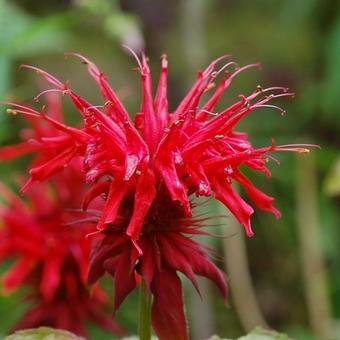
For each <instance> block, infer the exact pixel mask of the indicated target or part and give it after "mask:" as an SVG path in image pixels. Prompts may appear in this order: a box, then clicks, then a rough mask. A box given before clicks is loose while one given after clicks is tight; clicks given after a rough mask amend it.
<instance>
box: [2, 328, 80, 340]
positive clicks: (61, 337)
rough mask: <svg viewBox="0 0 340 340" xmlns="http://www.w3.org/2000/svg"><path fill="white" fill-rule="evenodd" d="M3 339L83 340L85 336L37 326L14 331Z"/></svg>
mask: <svg viewBox="0 0 340 340" xmlns="http://www.w3.org/2000/svg"><path fill="white" fill-rule="evenodd" d="M4 340H85V338H83V337H79V336H77V335H75V334H73V333H71V332H67V331H62V330H59V329H53V328H49V327H39V328H35V329H25V330H23V331H18V332H15V333H14V334H12V335H10V336H8V337H6V338H5V339H4Z"/></svg>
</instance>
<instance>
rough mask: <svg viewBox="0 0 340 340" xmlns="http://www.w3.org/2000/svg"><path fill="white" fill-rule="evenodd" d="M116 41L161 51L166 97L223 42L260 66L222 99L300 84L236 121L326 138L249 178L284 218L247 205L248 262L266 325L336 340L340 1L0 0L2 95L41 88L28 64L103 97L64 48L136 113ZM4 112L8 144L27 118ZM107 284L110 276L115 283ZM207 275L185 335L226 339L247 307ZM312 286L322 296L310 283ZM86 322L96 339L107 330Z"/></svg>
mask: <svg viewBox="0 0 340 340" xmlns="http://www.w3.org/2000/svg"><path fill="white" fill-rule="evenodd" d="M122 44H127V45H129V46H130V47H132V48H133V49H134V50H136V51H139V50H141V49H144V50H145V51H146V53H147V55H148V56H149V57H150V62H151V68H152V69H153V72H154V74H158V69H159V60H160V58H159V57H160V55H161V54H162V53H166V54H167V55H168V58H169V68H170V71H169V76H170V78H169V86H170V90H169V92H170V93H169V96H170V108H174V107H175V106H176V104H177V103H178V102H179V100H180V99H181V97H182V96H183V95H184V94H185V92H186V90H187V89H188V87H189V86H190V84H191V83H192V82H193V81H194V79H195V76H196V71H197V69H199V68H203V67H204V66H205V65H207V64H208V62H209V61H210V60H211V59H213V58H216V57H218V56H220V55H222V54H225V53H230V54H232V55H233V58H234V59H235V60H236V61H237V62H239V63H240V64H246V63H253V62H258V61H260V62H261V64H262V66H263V70H261V71H258V70H250V71H247V72H245V73H242V74H241V75H240V76H239V77H238V78H237V79H236V80H235V82H234V84H233V86H232V87H231V89H230V90H228V92H227V93H226V94H225V95H224V97H223V103H222V104H224V105H226V104H227V103H230V102H232V101H234V100H235V99H236V98H237V95H238V94H247V93H250V92H251V91H252V89H254V88H255V87H256V85H258V84H260V85H262V86H263V87H264V86H266V87H268V86H287V87H289V88H291V89H292V90H293V91H294V92H296V98H295V99H293V100H291V99H289V100H285V101H282V102H280V103H279V104H280V105H281V106H282V107H284V108H285V109H286V110H287V114H286V115H285V116H284V117H281V116H280V115H279V114H278V113H277V112H276V111H272V110H263V111H258V112H254V113H253V114H252V115H251V116H249V117H248V118H246V119H245V121H244V122H242V124H241V126H240V127H239V130H245V131H247V132H248V133H249V136H250V139H251V140H252V141H253V142H254V144H255V145H266V144H270V143H271V138H272V137H275V139H276V141H277V143H283V144H285V143H296V142H309V143H316V144H319V145H320V146H321V150H314V151H312V155H311V157H310V158H309V160H308V161H307V160H306V158H307V157H306V156H304V155H302V156H299V157H302V159H300V160H299V161H297V157H295V155H291V154H280V155H278V159H279V160H280V161H281V166H280V167H277V166H276V165H275V164H272V166H271V168H272V170H273V179H272V180H271V181H267V180H266V179H264V178H263V177H262V176H253V177H252V178H253V179H254V181H255V183H256V184H257V185H258V186H259V187H262V188H264V189H265V190H266V191H267V192H268V193H270V194H272V195H273V196H275V197H276V198H277V207H278V208H279V209H280V210H281V212H282V215H283V217H282V218H281V220H279V221H276V220H275V219H274V218H272V216H268V215H267V214H263V213H256V214H255V217H254V230H255V233H256V235H255V237H254V238H252V239H247V240H245V242H246V246H247V252H248V261H249V263H248V264H247V266H249V270H250V273H251V277H252V283H253V287H254V289H255V294H256V297H257V300H258V304H259V308H260V309H259V310H260V311H261V312H260V313H261V314H262V316H261V317H262V318H264V319H265V320H266V322H267V323H268V324H269V325H270V326H271V327H273V328H275V329H277V330H279V331H284V332H287V333H289V334H290V335H291V336H292V337H295V338H296V339H316V340H318V339H321V338H320V336H321V335H320V334H322V328H323V326H324V324H325V323H327V327H329V328H330V329H331V333H332V334H333V335H332V338H331V339H340V260H339V258H340V228H339V224H340V223H339V217H340V216H339V215H340V209H339V204H340V158H339V145H340V118H339V117H340V116H339V115H340V104H339V98H340V3H339V1H338V0H328V1H324V0H298V1H296V0H253V1H246V0H182V1H179V0H175V1H167V0H159V1H151V0H121V1H115V0H73V1H72V0H50V1H43V0H0V100H3V101H4V100H17V101H26V102H29V101H31V100H32V98H33V97H34V96H35V95H36V94H37V93H38V92H39V81H38V80H37V77H36V75H35V74H34V73H32V72H29V71H27V70H20V69H19V67H18V66H19V65H20V64H21V63H25V64H33V65H36V66H39V67H41V68H44V69H46V70H48V71H49V72H51V73H52V74H56V75H57V76H58V78H59V79H62V80H70V82H71V85H72V87H74V88H76V89H77V90H78V91H79V92H80V93H81V94H82V95H84V96H85V97H86V98H87V99H88V100H89V101H90V102H92V103H94V105H96V104H97V103H101V101H100V99H99V94H98V90H97V89H96V87H95V85H94V84H93V82H92V81H91V80H90V78H89V77H88V75H87V73H86V70H85V68H84V66H82V65H81V64H80V63H79V61H77V60H73V59H70V60H65V59H64V56H63V53H64V52H65V51H73V52H79V53H82V54H84V55H85V56H87V57H88V58H90V59H92V60H93V61H95V62H96V64H97V65H99V66H100V68H101V69H102V70H103V71H104V72H105V73H106V74H107V75H108V76H109V78H110V81H111V84H112V85H113V87H114V88H115V89H117V91H118V93H119V94H120V95H121V96H122V98H123V101H124V103H125V104H126V106H127V107H128V108H129V109H130V112H131V113H132V114H134V113H135V112H137V111H138V106H139V99H140V92H139V78H138V74H136V72H133V68H134V67H135V64H134V60H133V59H132V58H131V57H130V56H128V55H127V54H126V51H124V49H122V47H121V45H122ZM68 105H69V103H68V102H67V101H66V100H65V106H66V107H68ZM221 107H222V105H221ZM0 111H1V116H0V143H1V144H2V145H6V144H10V143H13V142H15V141H17V132H18V130H19V128H20V127H21V126H22V122H21V120H20V119H18V118H13V117H9V116H8V115H7V114H6V113H5V109H4V108H0ZM69 115H70V116H69V117H70V119H73V120H74V119H76V118H75V117H77V116H76V115H75V114H74V112H73V111H72V110H70V113H69ZM22 165H23V162H22V161H16V162H12V163H11V164H2V165H1V167H0V175H1V178H2V180H4V179H6V178H8V177H9V176H10V175H11V173H13V172H17V171H19V170H20V169H21V168H22ZM249 175H250V174H249ZM209 209H210V211H211V212H212V213H217V212H218V210H219V209H220V208H219V207H217V206H214V205H211V206H210V208H209ZM229 221H230V223H231V224H232V223H233V222H232V221H231V220H230V219H226V220H225V221H223V223H222V224H223V226H222V227H221V233H222V234H225V235H227V236H228V237H227V239H228V241H227V242H222V241H221V240H220V239H218V240H210V242H212V243H214V244H215V246H216V247H217V248H218V249H219V253H220V254H223V250H224V249H223V248H224V247H228V244H226V243H230V242H232V241H233V233H232V232H231V231H230V229H229V225H228V224H229V223H228V222H229ZM229 241H230V242H229ZM242 242H243V240H242V238H241V244H242ZM238 251H241V252H242V249H240V248H239V249H236V250H235V252H238ZM227 254H228V251H227ZM230 254H233V253H232V252H231V251H230V249H229V255H230ZM231 257H233V255H231ZM229 262H231V263H229V264H228V265H229V266H232V267H233V268H234V269H231V270H235V268H236V272H237V268H238V266H240V267H239V268H240V271H239V274H240V273H241V272H242V268H241V267H242V266H243V265H244V264H242V263H238V262H237V256H235V261H234V262H233V263H232V259H231V261H229ZM220 266H221V267H223V261H221V262H220ZM308 268H309V269H308ZM236 274H237V273H236ZM240 275H241V274H240ZM106 284H107V286H108V287H109V286H110V281H108V282H107V283H106ZM231 284H234V283H233V282H231ZM203 285H204V290H205V294H204V295H206V299H205V303H203V304H201V303H200V301H197V297H195V296H194V294H193V293H192V288H191V287H190V286H189V285H187V286H186V293H187V294H186V297H187V313H188V315H189V317H190V320H191V323H190V325H191V326H190V327H191V329H192V331H191V333H192V336H193V339H198V340H200V339H204V337H205V336H206V334H205V332H206V333H207V334H208V335H209V334H213V333H216V334H220V335H221V336H225V337H236V336H240V335H241V334H243V333H245V331H246V330H245V329H244V328H247V327H246V326H245V324H247V322H245V321H244V318H245V316H244V315H242V313H244V312H239V313H237V312H236V310H239V307H240V305H241V307H243V309H242V308H241V310H243V311H244V310H246V311H247V308H248V307H247V301H248V300H247V295H246V292H245V295H244V299H243V301H242V298H241V299H239V300H237V302H236V301H234V300H235V299H234V293H233V292H234V291H235V290H236V289H237V286H238V285H237V284H236V285H235V284H234V286H233V287H231V295H230V303H229V304H230V308H228V309H226V308H225V307H224V306H223V303H222V301H220V299H219V296H218V294H217V292H216V291H215V290H214V289H211V287H210V285H206V284H205V283H203ZM320 285H321V286H320ZM241 286H242V285H241V284H240V289H241V291H240V292H239V295H241V297H242V294H243V292H242V287H241ZM313 289H314V290H313ZM315 289H316V291H317V292H320V291H324V292H325V294H322V293H321V294H315ZM136 303H137V300H136V296H135V295H132V296H130V297H129V299H128V301H127V303H126V304H125V305H124V306H123V308H122V310H121V311H120V312H119V316H118V318H119V320H121V321H122V323H123V324H124V325H125V326H126V327H127V328H128V329H129V330H130V331H131V333H135V332H136V317H137V316H136ZM322 306H324V308H323V307H322ZM23 308H25V306H24V305H22V304H18V299H17V297H16V296H10V297H0V335H3V334H6V332H8V329H9V328H10V327H11V325H13V323H15V320H16V319H17V317H18V316H19V315H20V313H21V309H23ZM313 310H314V312H313ZM315 310H316V311H315ZM313 313H314V314H313ZM315 313H321V314H320V315H319V316H315ZM313 315H314V316H313ZM251 317H255V316H254V315H251ZM313 318H314V319H313ZM318 323H319V325H318ZM320 323H321V325H320ZM248 324H249V323H248ZM318 327H319V328H318ZM89 328H90V334H91V339H104V340H105V339H112V336H111V335H109V334H106V333H103V332H102V331H100V330H98V329H96V328H94V327H92V326H91V325H89ZM318 329H319V330H318ZM320 329H321V331H320ZM320 332H321V333H320Z"/></svg>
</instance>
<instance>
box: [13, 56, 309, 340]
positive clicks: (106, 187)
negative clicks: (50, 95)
mask: <svg viewBox="0 0 340 340" xmlns="http://www.w3.org/2000/svg"><path fill="white" fill-rule="evenodd" d="M132 53H133V52H132ZM73 55H75V56H77V57H79V58H80V59H81V60H82V62H83V63H85V64H86V65H87V67H88V71H89V73H90V75H91V76H92V77H93V78H94V80H95V81H96V82H97V84H98V86H99V89H100V91H101V94H102V96H103V99H104V104H103V105H102V106H97V105H96V106H95V105H93V104H91V103H89V102H88V101H86V100H85V99H84V98H82V97H81V96H80V95H79V94H77V93H76V92H75V91H73V90H72V89H71V88H70V87H69V85H68V83H67V82H66V83H63V82H61V81H59V80H58V79H56V78H55V77H54V76H52V75H50V74H49V73H47V72H45V71H43V70H41V69H38V68H36V67H32V66H26V67H28V68H31V69H33V70H35V71H37V73H38V74H40V75H42V76H43V77H44V78H45V79H46V80H47V81H48V82H49V83H50V84H52V85H53V88H52V89H48V90H47V91H45V92H52V91H60V92H62V93H63V94H66V95H68V96H69V97H70V98H71V100H72V102H73V103H74V105H75V107H76V108H77V109H78V110H79V112H80V114H81V115H82V118H83V126H82V127H80V128H74V127H69V126H66V125H65V124H64V123H62V122H60V121H57V120H56V119H55V118H53V117H50V116H49V115H47V114H46V113H45V112H44V111H40V110H35V109H33V108H29V107H26V106H22V105H18V104H11V106H12V107H11V108H10V109H9V112H12V113H21V114H24V115H26V116H27V117H31V119H42V120H45V121H46V122H48V123H49V124H51V125H53V126H54V127H55V128H56V129H58V130H59V131H60V135H59V136H58V137H56V138H50V139H44V140H43V139H38V140H37V141H35V142H36V143H39V144H40V145H43V146H44V148H45V149H48V148H53V149H54V150H55V156H54V157H53V158H51V159H50V160H49V161H47V162H45V163H43V164H40V165H39V166H38V167H32V169H31V170H30V175H31V177H30V179H29V181H28V185H26V186H25V189H27V188H28V186H29V185H30V184H31V183H32V182H34V181H43V180H45V179H46V178H48V177H49V176H50V175H52V174H54V173H56V172H58V171H59V170H61V169H63V168H64V167H65V166H67V165H68V164H69V162H70V160H72V159H73V158H74V157H79V156H80V157H82V158H83V171H84V172H85V176H86V182H87V183H88V184H89V185H90V186H91V188H90V189H89V191H88V192H87V194H86V195H85V196H84V200H83V209H84V210H86V209H87V208H88V207H90V206H91V204H92V201H93V200H94V199H95V198H97V197H101V198H102V200H103V202H102V208H101V209H100V213H99V214H98V213H97V215H99V217H98V222H97V233H98V234H100V235H101V237H100V238H99V239H97V240H96V244H95V247H94V249H93V251H92V257H91V263H90V272H89V282H90V283H93V282H96V281H97V280H98V279H99V278H100V277H101V276H102V275H103V274H104V273H105V272H108V273H110V274H111V275H112V277H113V278H114V283H115V306H114V310H115V311H116V310H117V309H118V308H119V306H120V304H121V303H122V302H123V300H124V299H125V297H126V296H127V295H128V294H129V293H130V292H131V291H132V290H133V289H134V288H135V287H136V285H137V282H138V279H139V278H140V277H142V279H143V281H144V282H145V286H146V289H147V290H148V291H149V292H151V293H152V296H153V303H152V324H153V328H154V330H155V331H156V333H157V335H158V336H159V338H160V339H165V340H167V339H169V340H170V339H178V340H181V339H188V334H187V327H186V319H185V315H184V310H183V298H182V287H181V282H180V279H179V277H178V275H177V272H182V273H183V274H184V275H185V276H187V277H188V278H189V280H191V282H192V283H193V285H194V286H195V287H196V289H197V290H199V287H198V285H197V282H196V275H200V276H204V277H207V278H208V279H210V280H212V281H213V282H214V283H215V284H216V285H217V287H218V288H219V290H220V291H221V293H222V296H223V297H224V298H225V297H226V295H227V288H226V283H225V279H224V275H223V274H222V273H221V271H220V270H219V269H218V268H217V267H216V266H215V264H214V263H213V262H212V261H211V260H210V258H209V256H208V252H207V248H206V247H205V246H203V245H202V244H200V243H198V242H196V241H195V240H194V239H192V236H193V235H198V234H205V232H204V231H203V230H202V229H201V226H202V224H204V220H202V219H198V218H195V216H194V215H193V207H194V205H195V203H194V200H195V197H200V196H206V197H210V196H212V197H215V198H216V199H217V200H219V201H221V202H222V203H223V204H224V205H225V206H226V207H227V208H228V209H229V210H230V211H231V213H232V214H233V215H235V217H236V218H237V220H238V221H239V222H240V223H241V224H242V225H243V226H244V227H245V229H246V233H247V235H248V236H252V235H253V231H252V229H251V223H250V217H251V215H252V214H253V212H254V210H253V208H252V206H251V205H250V204H249V203H247V202H246V201H245V200H244V199H243V198H241V197H240V195H239V194H238V192H237V191H236V190H235V188H234V183H238V184H240V186H241V187H243V188H244V189H245V191H246V193H247V194H248V196H249V198H250V200H251V201H252V202H253V203H254V204H255V205H256V206H257V207H258V208H259V209H262V210H267V211H270V212H272V213H273V214H274V215H275V216H276V217H279V216H280V213H279V211H278V210H277V209H276V208H275V207H274V206H273V201H274V199H273V198H272V197H270V196H268V195H266V194H265V193H263V192H262V191H260V190H259V189H258V188H256V187H255V186H254V185H253V184H252V182H251V181H250V180H249V179H248V178H247V177H246V176H245V175H244V174H243V173H242V171H241V169H240V167H241V166H244V167H247V168H250V169H252V170H255V171H260V172H264V173H265V174H267V175H268V176H269V175H270V171H269V169H268V168H267V167H266V161H267V160H268V159H269V158H270V157H271V156H269V155H268V154H269V153H271V152H273V151H296V152H305V151H307V150H306V148H305V147H304V146H303V145H281V146H277V145H275V143H274V142H273V143H272V144H271V145H270V146H265V147H260V148H255V147H253V146H252V144H251V143H250V141H249V140H248V137H247V135H246V134H245V133H241V132H237V131H236V130H235V128H236V126H237V124H238V123H239V121H240V120H241V119H242V118H244V117H245V116H246V115H248V114H249V113H251V112H253V111H256V110H258V109H261V108H268V107H270V108H275V109H278V110H280V111H282V109H280V108H279V107H277V106H274V105H271V104H269V102H270V101H271V100H273V99H275V98H280V97H287V96H291V95H292V94H291V93H289V92H288V90H287V89H286V88H281V87H271V88H265V89H262V88H261V87H258V88H256V90H255V91H254V92H253V93H251V94H250V95H248V96H245V95H241V96H239V99H238V100H237V101H236V102H235V103H234V104H233V105H231V106H229V107H227V108H226V109H224V110H222V111H221V112H215V106H216V104H217V103H218V101H219V99H220V97H221V96H222V94H223V92H224V91H225V90H226V89H227V88H228V87H229V86H230V84H231V82H232V80H233V78H234V77H235V76H237V75H238V74H239V73H240V72H242V71H243V70H245V69H248V68H251V67H257V66H258V65H257V64H254V65H247V66H245V67H241V68H240V67H238V66H237V65H236V64H235V63H234V62H228V63H225V64H224V65H222V66H220V67H219V68H218V65H219V64H220V63H222V62H223V60H225V59H226V58H227V57H221V58H219V59H216V60H215V61H213V62H212V63H211V64H210V65H209V66H208V67H207V68H206V69H205V70H204V71H200V72H199V73H198V78H197V80H196V82H195V83H194V85H193V86H192V88H191V89H190V90H189V92H188V94H187V95H186V96H185V97H184V99H183V100H182V101H181V102H180V104H179V105H178V106H177V108H176V109H175V110H174V111H173V112H169V109H168V100H167V73H168V63H167V59H166V57H165V56H163V57H162V61H161V73H160V78H159V82H158V86H157V89H156V92H155V95H153V89H152V81H151V74H150V70H149V66H148V62H147V58H146V57H145V56H144V55H143V56H142V57H141V60H140V59H139V58H138V57H137V56H136V55H135V57H136V60H137V63H138V69H139V71H140V74H141V86H142V103H141V106H140V110H139V112H137V113H136V114H135V117H134V121H133V120H132V119H131V118H130V115H129V113H128V112H127V110H126V108H125V107H124V106H123V104H122V102H121V101H120V100H119V99H118V97H117V95H116V93H115V92H114V90H113V89H112V88H111V86H110V85H109V83H108V81H107V78H106V76H105V75H104V74H103V73H102V72H101V71H100V70H99V69H98V68H97V67H96V66H95V65H94V64H93V63H92V62H91V61H89V60H88V59H86V58H84V57H83V56H81V55H78V54H73ZM235 65H236V68H235V69H234V70H231V71H230V72H228V73H226V72H224V71H226V70H227V69H230V68H234V66H235ZM219 76H220V77H219ZM218 77H219V78H221V79H220V81H219V82H218V85H217V86H216V88H215V90H214V91H213V93H212V95H211V96H210V98H209V99H208V100H207V101H206V102H205V103H202V95H203V94H204V93H206V92H207V91H209V90H211V89H212V87H213V85H214V83H215V82H216V80H217V78H218ZM45 92H43V93H45Z"/></svg>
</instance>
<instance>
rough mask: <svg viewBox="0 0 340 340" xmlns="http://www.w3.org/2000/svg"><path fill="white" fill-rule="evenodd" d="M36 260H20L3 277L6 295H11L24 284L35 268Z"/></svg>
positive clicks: (27, 258)
mask: <svg viewBox="0 0 340 340" xmlns="http://www.w3.org/2000/svg"><path fill="white" fill-rule="evenodd" d="M34 262H35V261H34V259H31V258H29V257H26V258H23V259H21V260H18V261H17V262H16V263H15V265H13V266H12V267H11V269H10V270H8V271H7V272H6V273H5V274H4V275H3V277H2V282H3V290H4V294H10V293H11V292H13V291H15V290H16V289H17V288H19V287H20V285H21V284H22V283H23V281H24V280H25V278H26V277H27V275H28V274H29V273H30V272H31V270H32V268H33V263H34Z"/></svg>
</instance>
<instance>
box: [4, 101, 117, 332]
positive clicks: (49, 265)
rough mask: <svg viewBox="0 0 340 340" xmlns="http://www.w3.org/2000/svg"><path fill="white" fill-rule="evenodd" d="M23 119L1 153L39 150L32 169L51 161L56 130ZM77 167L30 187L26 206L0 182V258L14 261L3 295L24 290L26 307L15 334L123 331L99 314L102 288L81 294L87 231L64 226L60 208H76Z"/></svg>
mask: <svg viewBox="0 0 340 340" xmlns="http://www.w3.org/2000/svg"><path fill="white" fill-rule="evenodd" d="M47 99H48V104H49V106H48V108H49V114H50V115H51V116H52V117H54V118H58V119H59V120H62V112H61V110H60V109H61V108H60V105H59V98H58V97H57V96H55V95H54V94H49V95H48V98H47ZM28 121H29V122H30V123H31V128H26V129H23V130H21V131H20V135H21V138H22V139H23V141H22V142H21V143H19V144H16V145H12V146H5V147H1V148H0V159H1V160H2V161H4V160H10V159H13V158H16V157H19V156H22V155H24V154H27V153H31V152H33V151H37V150H40V151H41V152H40V153H39V155H38V156H37V157H35V158H33V160H32V161H31V166H39V165H40V164H43V163H45V162H48V160H49V159H50V158H51V157H52V158H53V157H54V156H55V154H56V151H55V150H54V149H53V147H52V140H54V139H57V140H58V137H57V136H58V134H59V130H58V129H55V127H54V126H53V125H49V124H46V123H45V122H44V121H43V120H39V121H37V120H32V119H30V118H29V117H28ZM38 140H49V142H50V148H44V146H43V145H42V144H41V143H37V141H38ZM80 166H81V163H79V159H73V160H72V163H70V164H69V166H68V168H67V169H66V170H65V171H63V172H62V173H59V174H58V175H57V176H55V177H54V178H53V181H54V184H53V185H52V184H47V183H37V184H35V185H34V186H33V188H32V189H31V190H30V191H29V193H28V197H27V200H26V201H24V200H23V199H21V198H19V197H18V196H16V195H15V194H14V193H13V192H12V191H11V190H10V189H9V188H8V187H7V186H5V185H4V184H1V183H0V188H1V196H2V200H3V201H4V202H3V203H2V204H1V206H0V218H1V220H2V225H1V227H0V261H3V260H5V259H12V260H14V263H13V264H12V266H11V267H10V268H9V269H8V271H7V272H6V273H5V274H4V275H3V277H2V278H1V282H2V286H3V293H5V294H9V293H11V292H13V291H15V290H17V289H18V288H20V287H25V288H26V290H27V289H28V292H29V295H28V296H26V298H25V299H26V300H27V302H29V309H28V310H27V311H26V312H25V314H24V316H23V317H22V319H21V320H20V321H19V322H18V323H17V324H16V325H15V328H16V329H23V328H31V327H38V326H52V327H56V328H62V329H67V330H70V331H73V332H75V333H77V334H81V335H83V334H85V325H86V322H87V321H88V320H92V321H93V322H95V323H97V324H98V325H99V326H101V327H103V328H105V329H107V330H109V331H111V332H114V333H118V334H122V329H121V327H120V326H119V325H118V324H117V323H115V322H114V321H113V320H112V319H111V318H110V317H108V316H107V315H106V314H105V307H106V304H107V303H106V302H107V301H106V295H105V293H104V291H102V290H101V289H100V287H99V285H97V286H96V287H94V289H93V291H92V292H91V294H90V293H89V291H88V290H87V285H86V281H87V275H88V267H89V255H90V248H91V242H90V240H89V239H87V238H85V235H86V234H87V233H89V231H90V230H91V229H92V226H91V225H90V224H89V223H87V222H88V219H87V218H85V219H84V220H83V222H84V223H82V224H81V226H80V227H77V228H75V227H73V226H69V225H67V223H66V222H67V220H68V219H69V216H67V215H68V214H67V213H66V212H65V209H69V210H76V209H75V208H79V205H80V203H81V196H82V194H83V192H84V180H83V177H84V175H83V173H82V171H81V167H80ZM78 210H79V209H78ZM73 214H74V213H72V215H71V216H73ZM82 215H83V214H82ZM71 216H70V218H71ZM70 221H71V220H70ZM71 224H72V223H71Z"/></svg>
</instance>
